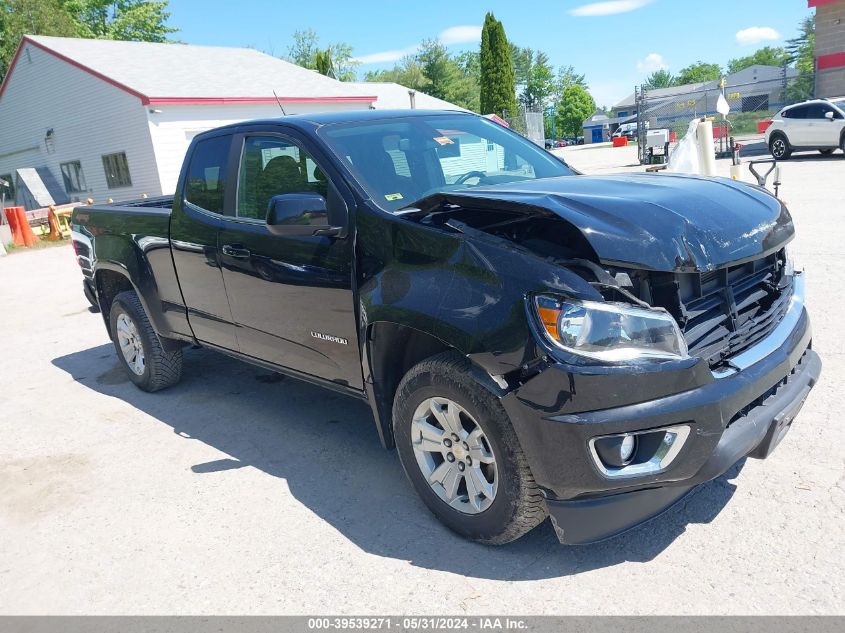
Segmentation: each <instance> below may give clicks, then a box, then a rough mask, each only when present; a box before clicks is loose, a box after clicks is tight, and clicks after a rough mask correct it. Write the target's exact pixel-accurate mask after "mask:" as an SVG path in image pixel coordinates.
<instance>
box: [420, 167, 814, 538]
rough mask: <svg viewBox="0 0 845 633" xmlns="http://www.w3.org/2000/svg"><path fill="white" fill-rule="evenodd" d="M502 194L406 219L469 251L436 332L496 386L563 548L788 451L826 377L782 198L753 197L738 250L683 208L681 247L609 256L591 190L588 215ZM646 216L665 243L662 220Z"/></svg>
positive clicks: (456, 266)
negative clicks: (690, 219) (687, 222)
mask: <svg viewBox="0 0 845 633" xmlns="http://www.w3.org/2000/svg"><path fill="white" fill-rule="evenodd" d="M571 180H576V179H571ZM696 186H698V185H696ZM732 191H733V190H732ZM498 193H499V195H497V196H495V197H494V196H492V195H491V194H490V193H489V192H480V193H476V192H474V191H473V195H450V196H448V197H447V196H440V197H435V198H432V199H429V200H428V201H426V204H421V205H420V208H419V209H414V210H408V211H406V212H405V215H406V218H407V219H412V220H414V221H416V222H419V223H421V224H423V225H426V226H429V227H432V228H438V229H440V230H442V231H445V232H447V233H450V234H452V235H454V236H455V237H456V238H457V239H458V240H459V242H460V247H459V248H457V250H456V251H455V257H454V258H453V260H452V261H451V262H450V263H451V264H452V266H453V274H452V276H451V278H450V281H449V284H448V287H445V288H443V290H442V293H441V297H440V301H439V307H438V322H439V327H440V330H439V334H440V336H441V338H443V340H448V341H452V342H455V344H456V347H458V348H459V349H463V350H465V351H466V353H467V356H468V357H469V358H470V359H471V360H472V361H473V362H474V363H475V364H476V365H478V366H479V367H481V368H482V369H483V370H484V371H485V372H487V373H488V374H489V375H490V376H491V377H492V378H493V379H494V381H495V383H496V384H497V385H498V387H499V388H500V391H499V396H500V398H501V401H502V404H503V406H504V407H505V409H506V411H507V412H508V414H509V416H510V419H511V421H512V423H513V425H514V428H515V430H516V432H517V435H518V437H519V439H520V443H521V446H522V448H523V450H524V451H525V453H526V456H527V457H528V459H529V462H530V465H531V468H532V472H533V474H534V477H535V479H536V481H537V482H538V484H539V485H540V486H541V488H542V489H543V491H544V494H545V496H546V502H547V506H548V508H549V512H550V514H551V516H552V520H553V522H554V523H555V526H556V529H557V532H558V536H559V537H560V539H561V541H562V542H565V543H587V542H593V541H596V540H601V539H604V538H608V537H610V536H613V535H615V534H618V533H619V532H621V531H624V530H626V529H628V528H630V527H632V526H634V525H637V524H639V523H641V522H642V521H645V520H647V519H648V518H650V517H652V516H654V515H656V514H658V513H659V512H661V511H663V510H665V509H666V508H668V507H669V506H671V505H672V504H673V503H675V502H676V501H677V500H678V499H680V498H681V497H683V496H684V495H685V494H686V493H687V492H688V491H689V490H691V489H692V488H693V487H694V486H696V485H698V484H700V483H703V482H706V481H709V480H710V479H713V478H715V477H718V476H719V475H721V474H722V473H724V472H725V471H727V470H728V469H729V468H730V467H731V466H732V465H733V464H735V463H736V462H737V461H738V460H741V459H742V458H744V457H746V456H751V457H759V458H764V457H766V456H767V455H768V454H769V453H770V452H771V451H772V450H773V449H774V447H775V446H777V444H778V442H779V441H780V440H781V439H782V438H783V436H784V435H785V433H786V431H787V430H788V429H789V427H790V425H791V423H792V420H793V419H794V418H795V415H796V414H797V412H798V410H799V409H800V408H801V406H802V404H803V402H804V400H805V399H806V397H807V394H808V393H809V391H810V389H811V388H812V387H813V385H814V384H815V382H816V380H817V379H818V376H819V374H820V370H821V362H820V360H819V357H818V355H817V354H816V353H815V352H814V351H813V350H812V349H811V336H812V335H811V329H810V324H809V317H808V316H807V312H806V310H805V308H804V302H803V287H804V279H803V274H802V273H799V272H796V271H794V270H793V267H792V265H791V262H790V261H789V257H788V253H787V250H786V246H785V245H786V242H788V241H789V240H790V239H791V238H792V235H793V230H792V223H791V219H790V218H789V214H788V212H787V211H786V210H785V208H784V207H782V205H780V203H779V202H776V203H772V202H771V201H769V200H766V199H762V200H761V199H759V198H758V193H756V192H755V193H754V196H753V198H754V199H756V200H757V201H758V202H760V204H758V205H757V206H756V207H754V209H755V210H756V213H757V216H756V217H753V218H750V219H749V226H746V227H745V228H743V227H741V226H740V225H739V224H738V220H736V218H737V217H738V215H739V214H740V213H741V209H740V210H737V211H735V213H734V215H733V216H732V217H733V218H734V221H733V223H734V225H735V227H734V228H735V229H736V230H739V231H740V233H739V234H738V235H737V238H736V240H734V241H733V242H732V240H731V239H729V238H728V237H725V236H721V237H720V236H719V235H717V234H715V233H714V232H713V231H709V232H708V233H707V236H706V238H705V237H703V235H704V233H703V232H702V231H701V230H700V229H696V230H693V229H688V230H686V231H683V232H679V231H681V229H680V228H679V227H681V226H682V223H678V222H677V221H676V220H677V216H678V213H677V212H675V216H674V217H675V220H673V221H672V222H671V223H670V224H673V226H672V227H671V229H667V232H669V233H671V235H672V237H671V239H670V238H667V241H666V242H665V243H660V241H659V240H656V238H655V241H653V242H652V244H651V246H650V247H651V248H652V249H658V250H659V249H661V248H663V249H665V250H668V251H671V252H675V251H677V252H678V254H677V255H676V256H673V257H671V258H667V257H665V256H664V255H665V253H664V254H663V255H661V254H658V255H654V254H650V255H648V256H643V257H642V258H640V259H641V260H642V261H634V260H635V259H637V258H636V257H635V256H634V255H636V253H626V252H624V251H622V250H619V249H618V248H617V246H616V245H615V246H614V247H613V249H612V252H609V251H607V250H606V249H605V250H602V246H603V245H606V244H608V243H611V242H609V241H608V240H609V237H608V235H607V234H604V235H602V236H600V237H596V233H595V231H597V230H599V229H598V228H595V227H596V226H597V225H594V226H587V222H586V220H585V219H584V218H585V217H586V215H585V209H586V208H587V202H586V201H585V199H584V198H583V196H582V197H580V198H579V199H578V200H577V203H578V205H580V207H579V213H580V214H581V215H580V216H578V217H579V218H580V220H578V221H577V222H574V221H573V217H571V216H568V214H567V213H565V212H563V211H561V205H562V204H563V203H562V202H561V200H562V199H564V198H565V199H566V202H567V203H568V204H569V205H570V206H575V201H574V200H573V198H574V197H577V196H574V195H569V196H565V197H564V198H559V199H557V200H556V201H551V198H550V196H549V194H548V193H544V194H540V195H539V197H538V195H533V194H532V195H529V194H528V193H527V192H525V191H523V192H519V193H513V194H509V195H501V192H498ZM734 193H736V194H737V195H739V196H740V197H741V196H744V195H745V193H744V192H742V191H734ZM503 198H504V199H503ZM594 203H595V204H597V203H596V202H595V200H593V201H591V202H590V206H591V207H592V205H593V204H594ZM761 208H765V209H766V210H767V213H768V214H769V215H768V219H767V218H766V217H762V216H763V215H764V214H763V212H762V211H761ZM635 212H636V206H634V207H633V210H632V211H631V213H632V215H633V214H634V213H635ZM752 215H753V214H752ZM601 217H602V221H603V222H604V223H605V224H604V226H605V227H606V226H608V225H609V224H611V223H609V222H608V218H607V214H606V213H605V214H604V215H603V216H601ZM619 218H621V219H619ZM617 219H618V221H614V222H613V223H612V224H614V225H615V226H616V229H617V230H621V228H620V227H621V226H622V224H623V223H624V222H623V220H624V221H629V220H628V219H627V218H626V216H624V214H622V213H621V212H617ZM630 221H631V222H632V220H630ZM646 224H648V225H649V234H650V235H651V236H652V238H654V233H655V231H656V227H658V226H659V222H658V221H657V220H655V219H654V218H651V219H650V220H649V221H648V222H647V223H646ZM713 224H714V223H713V221H712V220H711V221H710V225H711V226H712V225H713ZM751 225H753V226H751ZM754 226H756V227H758V229H759V227H766V228H765V229H759V230H757V231H756V232H755V230H754ZM695 236H698V237H699V238H700V239H698V241H695V239H694V237H695ZM613 243H614V244H615V242H613ZM717 243H718V244H719V245H720V249H721V250H718V249H716V248H715V247H714V244H717ZM678 244H682V245H683V248H680V249H678V248H676V247H677V245H678ZM682 252H686V253H687V255H686V256H684V255H682V254H681V253H682ZM705 253H707V255H705ZM731 253H736V254H739V255H741V257H739V258H737V259H731V258H730V255H731ZM470 319H472V320H473V321H472V324H470V322H469V320H470Z"/></svg>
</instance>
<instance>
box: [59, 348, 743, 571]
mask: <svg viewBox="0 0 845 633" xmlns="http://www.w3.org/2000/svg"><path fill="white" fill-rule="evenodd" d="M53 364H54V365H55V366H56V367H58V368H60V369H62V370H64V371H66V372H68V373H69V374H70V375H71V376H72V377H73V378H74V380H76V381H78V382H79V383H81V384H83V385H85V386H86V387H88V388H89V389H93V390H94V391H97V392H99V393H102V394H105V395H107V396H111V397H114V398H118V399H120V400H123V401H125V402H127V403H129V404H131V405H132V406H134V407H135V408H137V409H139V410H141V411H143V412H144V413H146V414H148V415H150V416H153V417H155V418H156V419H158V420H160V421H161V422H162V423H163V424H166V425H167V426H169V427H171V428H172V429H173V432H174V434H176V435H177V436H178V437H174V441H199V442H203V443H205V444H208V445H209V446H212V447H214V448H216V449H217V450H219V451H222V452H223V453H226V454H227V455H229V458H226V459H219V460H215V461H212V462H208V463H203V464H195V465H194V466H193V467H192V471H193V472H194V473H196V475H197V476H198V477H205V476H208V474H209V473H219V472H221V471H227V470H232V469H237V468H242V467H244V466H253V467H255V468H258V469H260V470H262V471H263V472H265V473H267V474H269V475H272V476H274V477H280V478H282V479H284V480H285V481H286V482H287V485H288V487H289V489H290V491H291V493H292V494H293V495H294V496H295V497H296V498H297V499H298V500H299V501H300V502H302V503H303V504H305V505H306V506H307V507H308V508H309V509H311V510H312V511H313V512H315V513H316V514H317V515H318V516H320V517H321V518H323V519H324V520H326V521H328V522H329V523H330V524H331V525H332V526H333V527H334V528H336V529H337V530H338V531H340V532H341V533H342V534H343V535H344V536H346V537H347V538H348V539H349V540H350V541H352V542H353V543H354V544H355V545H357V546H358V547H360V548H362V549H363V550H364V551H367V552H369V553H372V554H375V555H378V556H387V557H390V558H396V559H399V560H408V561H410V562H411V563H412V564H413V565H416V566H419V567H425V568H430V569H437V570H444V571H449V572H452V573H456V574H462V575H465V576H471V577H477V578H490V579H500V580H514V581H520V580H534V579H540V578H549V577H557V576H567V575H571V574H577V573H580V572H585V571H590V570H593V569H598V568H603V567H610V566H613V565H617V564H619V563H622V562H624V561H638V562H646V561H650V560H652V559H653V558H654V557H656V556H657V555H658V554H660V552H662V551H663V550H664V549H665V548H666V547H668V546H669V545H670V544H671V543H672V541H674V540H675V539H676V538H677V537H678V536H679V535H681V534H682V533H683V532H684V530H685V529H686V526H687V525H688V524H694V523H709V522H710V521H711V520H712V519H713V518H714V517H715V516H716V515H717V514H718V513H719V512H720V511H721V510H722V508H723V507H724V506H725V505H726V504H727V502H728V501H729V500H730V498H731V496H732V495H733V493H734V490H735V486H734V485H733V484H731V483H730V481H729V480H730V479H733V478H734V477H736V475H737V474H738V472H739V470H741V468H742V463H740V464H739V465H737V466H735V467H734V468H733V469H732V470H731V471H730V472H729V473H727V474H726V475H725V476H723V477H721V478H719V479H717V480H715V481H713V482H710V483H708V484H705V485H703V486H700V487H699V488H698V489H697V490H696V491H694V492H693V493H692V494H691V495H689V496H687V497H686V498H685V499H684V500H683V501H682V502H681V503H679V504H678V505H676V506H675V507H673V508H672V509H670V510H669V511H668V512H666V513H665V514H663V515H662V516H661V517H659V518H657V519H655V520H653V521H652V522H650V523H649V524H647V525H646V526H642V527H639V528H636V529H634V530H632V531H630V532H628V533H627V534H624V535H622V536H619V537H616V538H614V539H611V540H609V541H605V542H604V543H600V544H596V545H588V546H578V547H565V546H561V545H559V544H558V542H557V539H556V537H555V535H554V531H553V530H552V527H551V525H550V523H549V521H548V520H547V521H546V522H545V523H544V524H542V525H541V526H539V527H538V528H537V529H535V530H534V531H533V532H531V533H530V534H528V535H527V536H525V537H523V538H522V539H520V540H519V541H517V542H515V543H512V544H510V545H507V546H504V547H499V548H489V547H486V546H483V545H478V544H475V543H470V542H467V541H465V540H463V539H462V538H460V537H458V536H456V535H454V534H453V533H451V532H450V531H448V530H447V529H446V528H445V527H443V526H442V525H440V523H439V522H438V521H437V520H436V519H435V518H434V517H433V516H432V515H431V514H430V513H429V512H428V510H427V509H426V507H425V506H424V505H423V504H422V502H421V501H420V500H419V499H418V498H417V496H416V494H415V493H414V491H413V489H412V488H411V486H410V484H409V483H408V482H407V481H406V479H405V475H404V473H403V472H402V468H401V466H400V464H399V460H398V458H397V457H396V453H395V451H385V450H383V449H382V448H381V445H380V444H379V442H378V438H377V435H376V430H375V425H374V424H373V421H372V416H371V414H370V410H369V407H368V406H367V405H366V404H365V403H362V402H359V401H357V400H355V399H351V398H348V397H345V396H342V395H339V394H335V393H333V392H330V391H326V390H324V389H321V388H319V387H315V386H311V385H309V384H306V383H303V382H300V381H297V380H293V379H289V378H282V377H281V376H279V375H277V374H273V373H270V372H267V371H265V370H262V369H258V368H255V367H252V366H250V365H247V364H244V363H241V362H239V361H236V360H232V359H229V358H228V357H226V356H223V355H220V354H216V353H213V352H209V351H206V350H186V352H185V362H184V372H183V379H182V382H181V383H180V384H178V385H176V386H175V387H172V388H171V389H168V390H167V391H162V392H160V393H156V394H148V393H144V392H142V391H140V390H139V389H137V388H136V387H135V386H134V385H133V384H132V383H131V382H129V380H128V379H127V378H126V376H125V375H123V374H122V369H121V368H120V367H119V366H118V364H117V359H116V358H115V356H114V348H113V347H112V346H111V345H101V346H99V347H95V348H92V349H87V350H84V351H80V352H76V353H74V354H70V355H67V356H63V357H61V358H56V359H55V360H53ZM268 383H277V384H268ZM279 530H280V531H282V532H283V531H284V526H280V527H279ZM280 536H282V537H283V534H280Z"/></svg>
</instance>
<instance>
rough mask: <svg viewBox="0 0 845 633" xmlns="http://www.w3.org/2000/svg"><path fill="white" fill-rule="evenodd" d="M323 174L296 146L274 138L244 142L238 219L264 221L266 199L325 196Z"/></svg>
mask: <svg viewBox="0 0 845 633" xmlns="http://www.w3.org/2000/svg"><path fill="white" fill-rule="evenodd" d="M328 190H329V184H328V179H327V178H326V175H325V174H324V173H323V171H322V170H321V169H320V168H319V167H318V166H317V164H316V163H315V162H314V160H313V159H312V158H311V157H310V156H309V155H308V154H307V153H306V152H305V151H303V150H302V149H300V148H299V146H298V145H296V144H294V143H293V142H290V141H286V140H284V139H281V138H279V137H274V136H249V137H247V138H246V139H245V141H244V148H243V153H242V155H241V166H240V177H239V178H238V210H237V216H238V217H239V218H246V219H252V220H264V219H265V218H266V217H267V209H268V207H269V204H270V200H272V198H273V197H274V196H278V195H281V194H286V193H318V194H320V195H321V196H323V198H327V197H328Z"/></svg>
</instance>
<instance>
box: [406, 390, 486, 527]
mask: <svg viewBox="0 0 845 633" xmlns="http://www.w3.org/2000/svg"><path fill="white" fill-rule="evenodd" d="M411 442H412V446H413V449H414V456H415V457H416V460H417V465H418V466H419V468H420V471H421V472H422V474H423V476H424V477H425V479H426V481H427V482H428V484H429V485H430V486H431V489H432V490H433V491H434V492H435V493H436V494H437V496H438V497H440V499H441V500H442V501H444V502H445V503H447V504H448V505H449V506H451V507H452V508H454V509H455V510H458V511H459V512H463V513H464V514H479V513H481V512H484V511H485V510H487V508H489V507H490V505H491V504H492V503H493V500H494V499H495V498H496V491H497V490H498V487H499V477H498V468H497V466H496V458H495V455H494V454H493V450H492V447H491V445H490V442H489V441H488V440H487V438H486V436H485V435H484V431H483V430H482V428H481V426H479V424H478V422H476V420H475V419H474V418H473V417H472V416H471V415H470V414H469V413H467V411H466V410H465V409H464V408H463V407H461V406H460V405H459V404H457V403H456V402H453V401H452V400H449V399H448V398H429V399H427V400H425V401H424V402H422V403H421V404H420V406H419V407H417V410H416V412H415V413H414V418H413V421H412V423H411Z"/></svg>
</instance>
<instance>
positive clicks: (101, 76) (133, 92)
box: [0, 35, 149, 105]
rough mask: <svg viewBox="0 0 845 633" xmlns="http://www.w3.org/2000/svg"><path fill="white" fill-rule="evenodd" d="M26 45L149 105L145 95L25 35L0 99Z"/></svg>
mask: <svg viewBox="0 0 845 633" xmlns="http://www.w3.org/2000/svg"><path fill="white" fill-rule="evenodd" d="M27 44H32V45H33V46H34V47H35V48H39V49H41V50H42V51H44V52H45V53H49V54H50V55H52V56H53V57H56V58H58V59H61V60H62V61H63V62H67V63H68V64H70V65H71V66H74V67H75V68H79V69H80V70H83V71H85V72H86V73H88V74H89V75H93V76H94V77H96V78H97V79H102V80H103V81H105V82H106V83H108V84H111V85H112V86H114V87H115V88H119V89H120V90H123V91H124V92H128V93H129V94H131V95H132V96H133V97H138V98H139V99H140V100H141V103H143V104H144V105H146V104H147V103H149V101H148V100H147V97H146V95H143V94H141V93H140V92H138V91H137V90H133V89H132V88H130V87H129V86H125V85H123V84H122V83H120V82H118V81H115V80H114V79H112V78H111V77H106V76H105V75H104V74H103V73H99V72H97V71H96V70H94V69H93V68H88V66H84V65H83V64H80V63H79V62H78V61H75V60H73V59H71V58H70V57H66V56H65V55H62V54H61V53H57V52H56V51H54V50H53V49H51V48H47V47H46V46H44V45H43V44H39V43H38V42H36V41H35V40H32V39H30V38H28V37H27V36H25V35H24V36H23V38H21V42H20V44H18V50H16V51H15V56H14V57H13V58H12V63H11V64H9V71H8V72H7V73H6V77H5V78H4V79H3V85H2V86H0V97H2V96H3V91H4V90H5V89H6V84H7V83H8V82H9V77H11V76H12V71H13V70H14V69H15V64H16V63H17V61H18V58H19V57H20V56H21V53H22V52H23V49H24V46H26V45H27Z"/></svg>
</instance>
